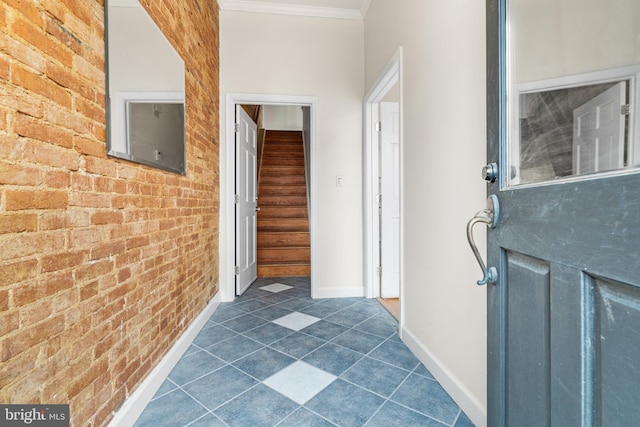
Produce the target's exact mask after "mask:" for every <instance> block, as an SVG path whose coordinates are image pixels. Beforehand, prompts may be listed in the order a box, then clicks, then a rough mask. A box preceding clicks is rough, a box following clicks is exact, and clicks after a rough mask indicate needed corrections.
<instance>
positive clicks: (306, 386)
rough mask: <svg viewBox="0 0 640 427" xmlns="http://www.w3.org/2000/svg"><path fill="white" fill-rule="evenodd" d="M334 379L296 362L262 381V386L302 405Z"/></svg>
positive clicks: (306, 364)
mask: <svg viewBox="0 0 640 427" xmlns="http://www.w3.org/2000/svg"><path fill="white" fill-rule="evenodd" d="M336 378H337V377H336V376H335V375H332V374H330V373H328V372H325V371H323V370H322V369H318V368H315V367H313V366H311V365H309V364H308V363H305V362H301V361H297V362H295V363H293V364H291V365H289V366H287V367H286V368H284V369H283V370H281V371H280V372H278V373H276V374H274V375H272V376H270V377H269V378H267V379H266V380H264V384H265V385H267V386H269V387H271V388H272V389H274V390H275V391H277V392H279V393H281V394H284V395H285V396H287V397H288V398H289V399H291V400H293V401H294V402H296V403H298V404H300V405H304V404H305V403H307V401H308V400H309V399H311V398H312V397H313V396H315V395H316V394H318V393H320V392H321V391H322V390H324V388H325V387H326V386H328V385H329V384H331V383H332V382H333V381H334V380H335V379H336Z"/></svg>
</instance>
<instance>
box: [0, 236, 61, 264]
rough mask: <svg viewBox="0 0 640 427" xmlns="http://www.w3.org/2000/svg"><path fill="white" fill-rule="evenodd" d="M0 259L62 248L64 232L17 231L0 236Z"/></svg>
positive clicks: (50, 251) (12, 258) (55, 250)
mask: <svg viewBox="0 0 640 427" xmlns="http://www.w3.org/2000/svg"><path fill="white" fill-rule="evenodd" d="M0 247H2V250H1V251H0V261H1V260H14V259H16V258H22V257H27V256H30V255H34V254H45V253H52V252H57V251H61V250H64V249H65V248H66V246H65V232H64V231H52V232H46V233H19V234H8V235H4V236H0Z"/></svg>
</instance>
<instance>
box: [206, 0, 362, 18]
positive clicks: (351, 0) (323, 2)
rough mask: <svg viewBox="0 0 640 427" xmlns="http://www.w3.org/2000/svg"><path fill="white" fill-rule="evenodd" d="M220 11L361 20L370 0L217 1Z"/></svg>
mask: <svg viewBox="0 0 640 427" xmlns="http://www.w3.org/2000/svg"><path fill="white" fill-rule="evenodd" d="M218 4H219V5H220V9H222V10H235V11H243V12H256V13H275V14H281V15H301V16H318V17H325V18H339V19H355V20H362V19H364V17H365V16H366V14H367V10H368V9H369V5H370V4H371V0H218Z"/></svg>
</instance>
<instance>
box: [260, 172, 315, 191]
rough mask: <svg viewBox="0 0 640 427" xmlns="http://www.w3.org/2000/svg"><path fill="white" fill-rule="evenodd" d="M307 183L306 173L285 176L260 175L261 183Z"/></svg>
mask: <svg viewBox="0 0 640 427" xmlns="http://www.w3.org/2000/svg"><path fill="white" fill-rule="evenodd" d="M294 184H295V185H305V184H306V181H305V178H304V175H302V176H283V175H272V176H269V175H266V176H265V175H262V174H261V175H260V185H294ZM258 191H260V190H259V189H258Z"/></svg>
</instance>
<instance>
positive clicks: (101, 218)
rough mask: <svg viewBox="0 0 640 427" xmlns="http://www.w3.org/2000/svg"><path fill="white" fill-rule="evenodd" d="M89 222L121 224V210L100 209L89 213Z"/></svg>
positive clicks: (95, 223)
mask: <svg viewBox="0 0 640 427" xmlns="http://www.w3.org/2000/svg"><path fill="white" fill-rule="evenodd" d="M91 223H92V224H94V225H102V224H122V212H120V211H100V212H96V213H94V214H93V215H91Z"/></svg>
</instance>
